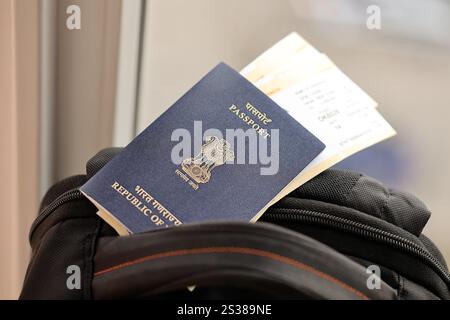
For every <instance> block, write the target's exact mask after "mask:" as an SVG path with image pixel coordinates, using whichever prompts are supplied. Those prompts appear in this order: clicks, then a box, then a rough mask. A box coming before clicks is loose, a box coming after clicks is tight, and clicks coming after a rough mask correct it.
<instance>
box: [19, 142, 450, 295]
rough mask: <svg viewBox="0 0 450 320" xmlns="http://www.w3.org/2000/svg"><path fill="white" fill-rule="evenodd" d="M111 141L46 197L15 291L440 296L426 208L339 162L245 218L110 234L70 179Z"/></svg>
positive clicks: (442, 280) (80, 180)
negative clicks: (261, 212)
mask: <svg viewBox="0 0 450 320" xmlns="http://www.w3.org/2000/svg"><path fill="white" fill-rule="evenodd" d="M120 150H121V149H118V148H116V149H106V150H103V151H101V152H100V153H98V154H97V155H96V156H95V157H94V158H92V159H91V160H90V161H89V162H88V163H87V174H86V175H78V176H73V177H70V178H67V179H65V180H63V181H61V182H59V183H57V184H56V185H54V186H53V187H52V188H51V189H50V190H49V191H48V192H47V194H46V195H45V197H44V199H43V200H42V204H41V208H40V214H39V216H38V217H37V218H36V220H35V222H34V223H33V225H32V227H31V231H30V244H31V247H32V257H31V261H30V263H29V266H28V270H27V273H26V277H25V280H24V284H23V289H22V293H21V296H20V297H21V299H119V298H126V299H130V298H138V299H142V298H151V299H169V298H170V299H173V298H179V299H228V298H233V299H237V298H252V299H261V298H264V299H449V298H450V292H449V286H450V278H449V273H448V269H447V266H446V263H445V261H444V259H443V257H442V255H441V253H440V252H439V250H438V249H437V248H436V246H435V245H434V244H433V243H432V242H431V241H430V240H429V239H428V238H427V237H426V236H424V235H423V234H422V230H423V228H424V226H425V224H426V223H427V221H428V219H429V217H430V212H429V211H428V210H427V208H426V207H425V206H424V205H423V204H422V202H421V201H420V200H418V199H417V198H415V197H414V196H412V195H409V194H406V193H403V192H399V191H396V190H392V189H388V188H386V187H384V186H383V185H382V184H381V183H379V182H378V181H376V180H374V179H372V178H369V177H367V176H364V175H362V174H359V173H354V172H349V171H340V170H327V171H325V172H324V173H322V174H320V175H319V176H317V177H316V178H314V179H312V180H311V181H309V182H308V183H306V184H304V185H303V186H301V187H300V188H298V189H297V190H295V191H294V192H292V193H291V194H290V195H289V196H287V197H285V198H284V199H282V200H281V201H279V202H278V203H276V204H275V205H273V206H272V207H271V208H270V209H269V210H268V211H267V212H266V213H265V214H264V215H263V216H262V217H261V219H260V220H259V222H257V223H254V224H251V223H238V222H229V223H198V224H192V225H183V226H180V227H176V228H169V229H164V230H156V231H150V232H146V233H142V234H136V235H131V236H125V237H119V236H117V234H116V233H115V231H114V230H113V229H112V228H111V227H109V225H107V224H106V223H105V222H103V220H102V219H100V218H99V217H98V216H97V215H96V208H95V207H94V206H93V205H92V204H91V203H90V202H89V201H88V200H87V199H86V198H85V197H84V196H83V195H82V194H81V193H80V191H79V190H78V188H79V187H80V186H81V185H82V184H84V183H85V182H86V181H87V179H89V178H90V177H91V176H92V175H94V174H95V173H96V172H97V171H98V170H99V169H101V168H102V167H103V166H104V165H105V164H106V163H107V162H108V161H110V160H111V159H112V158H113V157H114V156H115V155H116V154H117V153H119V152H120ZM212 210H213V209H212Z"/></svg>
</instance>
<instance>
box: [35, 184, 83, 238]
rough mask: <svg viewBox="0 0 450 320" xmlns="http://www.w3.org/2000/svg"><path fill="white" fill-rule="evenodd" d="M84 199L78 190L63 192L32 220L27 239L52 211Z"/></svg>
mask: <svg viewBox="0 0 450 320" xmlns="http://www.w3.org/2000/svg"><path fill="white" fill-rule="evenodd" d="M82 199H86V197H85V196H84V195H83V193H81V191H80V190H79V189H78V188H75V189H71V190H69V191H66V192H64V193H63V194H62V195H60V196H59V197H57V198H56V199H55V200H53V201H52V202H51V203H50V204H49V205H48V206H46V207H45V208H44V209H43V210H42V211H41V212H40V213H39V215H38V217H37V218H36V220H34V222H33V224H32V225H31V229H30V236H29V239H30V241H31V238H32V236H33V233H34V231H35V230H36V228H37V227H38V226H39V224H40V223H41V222H42V221H44V220H45V219H46V218H47V217H48V216H49V215H50V214H51V213H52V212H53V211H55V210H56V209H57V208H58V207H59V206H61V205H63V204H65V203H67V202H70V201H74V200H82Z"/></svg>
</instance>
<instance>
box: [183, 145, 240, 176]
mask: <svg viewBox="0 0 450 320" xmlns="http://www.w3.org/2000/svg"><path fill="white" fill-rule="evenodd" d="M231 160H234V152H233V151H231V150H230V143H229V142H228V141H226V140H225V139H219V138H217V137H206V142H205V143H204V144H203V145H202V148H201V151H200V153H199V154H198V155H197V156H195V157H194V158H189V159H185V160H183V162H182V163H181V168H182V169H183V171H184V172H186V173H187V174H188V175H189V176H190V177H191V178H192V179H193V180H195V182H197V183H207V182H208V181H209V179H210V178H211V171H212V169H214V168H215V167H218V166H221V165H223V164H224V163H225V162H227V161H231Z"/></svg>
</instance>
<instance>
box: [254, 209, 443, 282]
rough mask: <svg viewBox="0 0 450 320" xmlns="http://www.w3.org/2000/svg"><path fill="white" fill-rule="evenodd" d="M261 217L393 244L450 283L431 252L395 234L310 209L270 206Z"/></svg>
mask: <svg viewBox="0 0 450 320" xmlns="http://www.w3.org/2000/svg"><path fill="white" fill-rule="evenodd" d="M263 219H264V221H266V222H272V223H277V222H287V221H299V222H305V223H312V224H320V225H324V226H327V227H332V228H335V229H339V230H344V231H348V232H352V233H355V234H358V235H360V236H364V237H369V238H370V239H372V240H376V241H379V242H382V243H385V244H388V245H390V246H394V247H396V248H398V249H401V250H403V251H405V252H407V253H410V254H412V255H414V256H416V257H418V258H419V259H421V260H422V261H424V262H426V263H427V264H429V265H431V267H432V268H433V269H434V270H435V271H437V272H438V274H439V275H440V276H441V277H442V278H443V279H444V280H445V282H446V283H447V285H450V276H449V273H448V271H447V270H445V268H444V267H443V266H442V265H441V263H440V262H439V261H438V260H437V259H436V258H435V257H434V256H433V255H432V254H430V253H429V252H428V251H427V250H425V249H424V248H422V247H421V246H419V245H418V244H416V243H414V242H412V241H410V240H408V239H406V238H403V237H401V236H398V235H396V234H393V233H390V232H387V231H384V230H381V229H379V228H376V227H372V226H369V225H367V224H363V223H360V222H355V221H352V220H349V219H345V218H341V217H336V216H333V215H330V214H326V213H323V212H317V211H312V210H301V209H291V208H290V209H288V208H272V209H271V213H265V214H264V215H263Z"/></svg>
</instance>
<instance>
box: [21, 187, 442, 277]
mask: <svg viewBox="0 0 450 320" xmlns="http://www.w3.org/2000/svg"><path fill="white" fill-rule="evenodd" d="M82 199H86V198H85V196H84V195H83V193H81V191H80V190H79V189H78V188H75V189H71V190H69V191H67V192H65V193H63V194H62V195H60V196H59V197H58V198H56V199H55V200H54V201H52V202H51V203H50V204H49V205H48V206H47V207H45V208H44V209H43V210H42V211H41V213H40V214H39V216H38V217H37V218H36V220H35V221H34V222H33V224H32V226H31V232H30V239H31V237H32V235H33V233H34V231H35V229H36V228H37V227H38V225H39V224H40V223H41V222H42V221H43V220H45V219H46V218H47V217H48V216H49V215H50V214H51V213H52V212H53V211H55V210H56V209H57V208H58V207H59V206H61V205H63V204H65V203H67V202H70V201H75V200H82ZM263 217H264V221H266V222H273V223H277V222H286V221H299V222H306V223H313V224H320V225H324V226H327V227H332V228H337V229H339V230H344V231H349V232H352V233H355V234H358V235H360V236H364V237H369V238H370V239H373V240H376V241H379V242H382V243H385V244H388V245H390V246H394V247H396V248H399V249H401V250H403V251H405V252H408V253H410V254H413V255H414V256H416V257H418V258H420V259H421V260H423V261H425V262H426V263H428V264H430V265H431V266H432V267H433V269H434V270H436V271H437V272H438V273H439V274H440V275H441V277H443V278H444V279H445V281H446V283H447V284H450V276H449V274H448V272H447V271H446V270H445V268H444V267H443V266H442V265H441V263H440V262H439V261H438V260H437V259H436V258H435V257H434V256H433V255H432V254H430V253H429V252H428V251H427V250H425V249H424V248H422V247H421V246H419V245H417V244H416V243H414V242H412V241H410V240H408V239H406V238H403V237H401V236H398V235H395V234H392V233H390V232H387V231H384V230H381V229H379V228H375V227H372V226H369V225H366V224H363V223H360V222H355V221H352V220H349V219H345V218H341V217H336V216H333V215H330V214H326V213H323V212H318V211H312V210H302V209H292V208H272V209H271V213H265V214H264V215H263Z"/></svg>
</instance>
